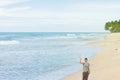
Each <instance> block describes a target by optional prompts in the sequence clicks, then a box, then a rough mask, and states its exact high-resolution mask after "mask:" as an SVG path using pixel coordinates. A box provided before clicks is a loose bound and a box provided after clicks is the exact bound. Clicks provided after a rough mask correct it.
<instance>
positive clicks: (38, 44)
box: [0, 32, 105, 80]
mask: <svg viewBox="0 0 120 80" xmlns="http://www.w3.org/2000/svg"><path fill="white" fill-rule="evenodd" d="M104 34H105V33H99V32H98V33H97V32H96V33H94V32H0V80H60V79H61V78H63V77H65V76H67V75H69V74H71V73H73V72H77V71H78V70H80V69H81V68H82V66H81V65H80V64H79V60H80V57H83V58H85V57H88V58H89V60H91V59H92V58H93V57H94V55H95V54H96V52H98V51H99V50H100V47H99V46H84V45H83V44H85V43H87V42H92V41H97V40H102V39H103V36H104Z"/></svg>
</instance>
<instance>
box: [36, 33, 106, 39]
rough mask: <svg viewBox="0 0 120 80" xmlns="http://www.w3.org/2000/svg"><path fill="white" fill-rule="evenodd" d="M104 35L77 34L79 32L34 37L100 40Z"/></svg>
mask: <svg viewBox="0 0 120 80" xmlns="http://www.w3.org/2000/svg"><path fill="white" fill-rule="evenodd" d="M103 36H104V35H102V34H98V35H77V34H66V35H58V36H49V37H41V38H34V39H38V40H39V39H48V40H56V39H80V40H99V39H102V38H103Z"/></svg>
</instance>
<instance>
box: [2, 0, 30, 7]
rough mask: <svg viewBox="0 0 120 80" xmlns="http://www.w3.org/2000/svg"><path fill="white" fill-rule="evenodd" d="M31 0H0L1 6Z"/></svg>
mask: <svg viewBox="0 0 120 80" xmlns="http://www.w3.org/2000/svg"><path fill="white" fill-rule="evenodd" d="M26 1H29V0H0V6H7V5H11V4H15V3H21V2H26Z"/></svg>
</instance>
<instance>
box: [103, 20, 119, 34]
mask: <svg viewBox="0 0 120 80" xmlns="http://www.w3.org/2000/svg"><path fill="white" fill-rule="evenodd" d="M105 30H109V31H110V32H111V33H118V32H120V20H118V21H117V20H115V21H111V22H107V23H106V24H105Z"/></svg>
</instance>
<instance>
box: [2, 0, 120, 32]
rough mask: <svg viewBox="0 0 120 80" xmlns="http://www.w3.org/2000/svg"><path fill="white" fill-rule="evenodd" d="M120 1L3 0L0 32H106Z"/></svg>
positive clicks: (115, 17)
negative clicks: (107, 24) (106, 27)
mask: <svg viewBox="0 0 120 80" xmlns="http://www.w3.org/2000/svg"><path fill="white" fill-rule="evenodd" d="M119 19H120V0H98V1H97V0H0V32H104V31H105V30H104V24H105V23H106V22H108V21H112V20H119Z"/></svg>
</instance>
